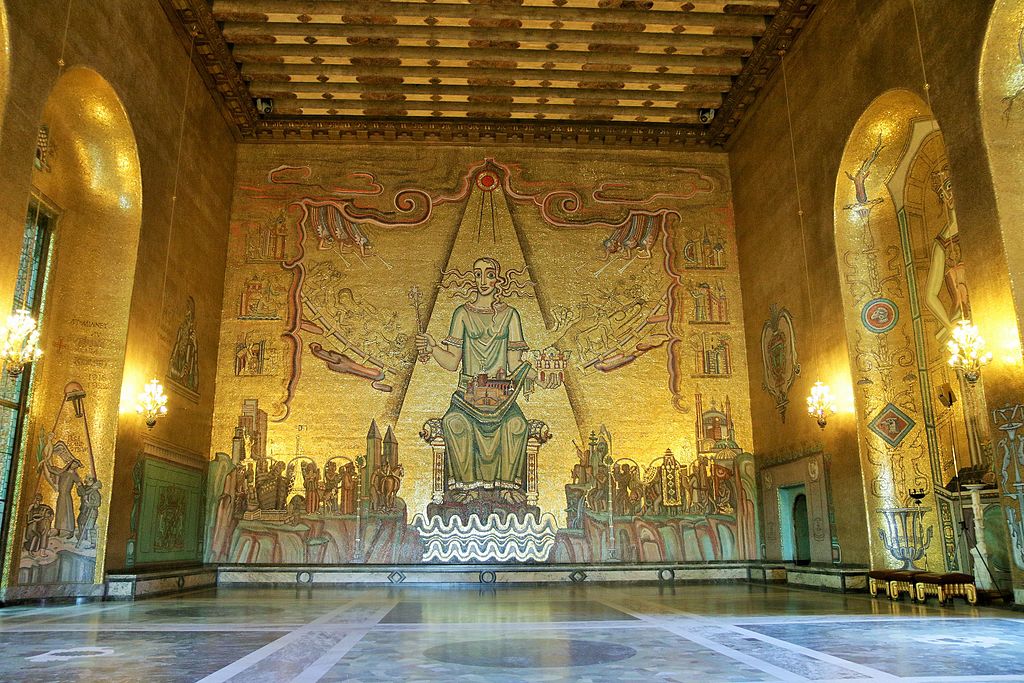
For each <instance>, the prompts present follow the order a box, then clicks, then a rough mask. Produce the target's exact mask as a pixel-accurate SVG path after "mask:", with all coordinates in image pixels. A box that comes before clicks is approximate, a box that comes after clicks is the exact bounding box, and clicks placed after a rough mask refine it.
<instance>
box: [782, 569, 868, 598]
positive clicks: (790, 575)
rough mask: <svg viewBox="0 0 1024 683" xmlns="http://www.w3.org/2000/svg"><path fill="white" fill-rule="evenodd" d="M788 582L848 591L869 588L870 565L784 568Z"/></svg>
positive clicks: (795, 584) (807, 586) (793, 584)
mask: <svg viewBox="0 0 1024 683" xmlns="http://www.w3.org/2000/svg"><path fill="white" fill-rule="evenodd" d="M784 571H785V574H786V583H788V584H789V585H791V586H800V587H803V588H816V589H818V590H827V591H836V592H839V593H848V592H850V591H865V590H867V588H868V567H862V566H831V567H830V566H817V565H813V566H812V565H806V566H798V565H793V564H787V565H785V568H784Z"/></svg>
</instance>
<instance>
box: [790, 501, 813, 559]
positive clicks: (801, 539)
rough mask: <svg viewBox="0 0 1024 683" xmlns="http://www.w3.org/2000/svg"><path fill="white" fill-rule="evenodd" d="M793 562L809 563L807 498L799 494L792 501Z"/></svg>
mask: <svg viewBox="0 0 1024 683" xmlns="http://www.w3.org/2000/svg"><path fill="white" fill-rule="evenodd" d="M793 561H794V562H795V563H796V564H800V565H803V564H810V563H811V527H810V523H809V522H808V520H807V496H806V495H804V494H803V493H801V494H799V495H798V496H797V497H796V498H795V499H794V500H793Z"/></svg>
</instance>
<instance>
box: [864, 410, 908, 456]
mask: <svg viewBox="0 0 1024 683" xmlns="http://www.w3.org/2000/svg"><path fill="white" fill-rule="evenodd" d="M916 424H917V423H916V422H914V420H913V419H912V418H911V417H910V416H909V415H907V414H906V413H904V412H903V411H902V410H900V409H899V408H897V407H896V406H894V405H893V404H891V403H890V404H888V405H886V406H885V407H884V408H882V412H880V413H879V414H878V415H877V416H875V419H874V420H872V421H871V422H870V423H868V429H870V430H871V431H873V432H874V433H875V434H877V435H878V436H880V437H882V440H883V441H885V442H886V443H887V444H889V445H890V446H892V447H893V448H895V447H896V446H899V445H900V443H901V442H902V441H903V439H905V438H906V436H907V434H909V433H910V430H911V429H913V428H914V425H916Z"/></svg>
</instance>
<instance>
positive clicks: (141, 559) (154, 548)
mask: <svg viewBox="0 0 1024 683" xmlns="http://www.w3.org/2000/svg"><path fill="white" fill-rule="evenodd" d="M202 486H203V474H202V472H200V471H199V470H194V469H190V468H188V467H182V466H181V465H175V464H173V463H170V462H167V461H164V460H158V459H156V458H146V460H145V461H144V463H143V468H142V501H141V506H140V514H139V537H138V543H137V545H136V551H135V552H136V554H135V563H136V564H147V563H153V562H175V561H177V562H181V561H189V560H195V561H199V560H201V559H202V547H201V546H200V543H199V539H200V528H199V527H200V522H201V513H202V503H203V489H202Z"/></svg>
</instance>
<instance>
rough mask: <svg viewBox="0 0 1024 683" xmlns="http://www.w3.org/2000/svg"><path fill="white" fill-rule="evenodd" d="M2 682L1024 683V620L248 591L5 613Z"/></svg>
mask: <svg viewBox="0 0 1024 683" xmlns="http://www.w3.org/2000/svg"><path fill="white" fill-rule="evenodd" d="M0 653H2V654H3V656H0V681H12V682H13V681H33V682H36V681H58V682H63V681H68V682H71V681H74V682H75V683H79V682H85V681H102V682H103V683H120V682H121V681H132V682H135V681H145V682H147V683H148V682H150V681H168V682H170V681H174V682H177V681H202V682H203V683H214V682H219V681H243V682H245V683H258V682H263V681H266V682H268V683H269V682H275V683H276V682H278V681H307V682H310V683H311V682H313V681H480V682H481V683H483V682H488V683H491V682H493V683H505V682H509V683H511V682H513V681H524V682H530V683H534V682H536V683H544V682H547V681H579V682H588V683H602V682H605V681H607V682H615V683H627V682H632V681H636V682H641V681H643V682H648V681H655V682H663V683H673V682H679V683H704V682H708V683H711V682H714V681H904V682H910V681H915V682H916V681H962V682H965V683H966V682H968V681H970V682H974V681H989V680H991V681H1022V682H1024V614H1021V615H1018V613H1016V612H1011V611H1007V610H996V609H986V608H971V607H968V606H966V605H964V604H963V603H961V602H959V601H958V602H957V603H956V605H955V607H953V608H946V609H943V608H939V607H937V606H935V604H934V602H932V604H931V605H930V606H918V605H914V604H911V603H909V602H902V603H890V602H889V601H888V600H885V599H876V600H872V599H871V598H868V597H867V596H865V595H859V594H855V595H837V594H831V593H818V592H812V591H802V590H796V589H789V588H784V587H774V586H753V585H750V586H747V585H714V586H677V587H674V588H673V587H664V586H663V587H659V586H599V585H586V584H583V585H571V586H558V587H513V586H490V587H487V588H483V589H478V588H448V589H444V588H416V587H394V588H384V587H353V588H312V589H300V590H297V589H291V588H276V589H271V588H263V589H252V588H233V589H220V590H216V591H214V590H210V591H205V592H197V593H191V594H188V595H185V596H180V597H172V598H165V599H156V600H146V601H140V602H136V603H90V604H85V605H79V606H70V605H69V606H61V607H34V608H33V607H8V608H4V609H0Z"/></svg>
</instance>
